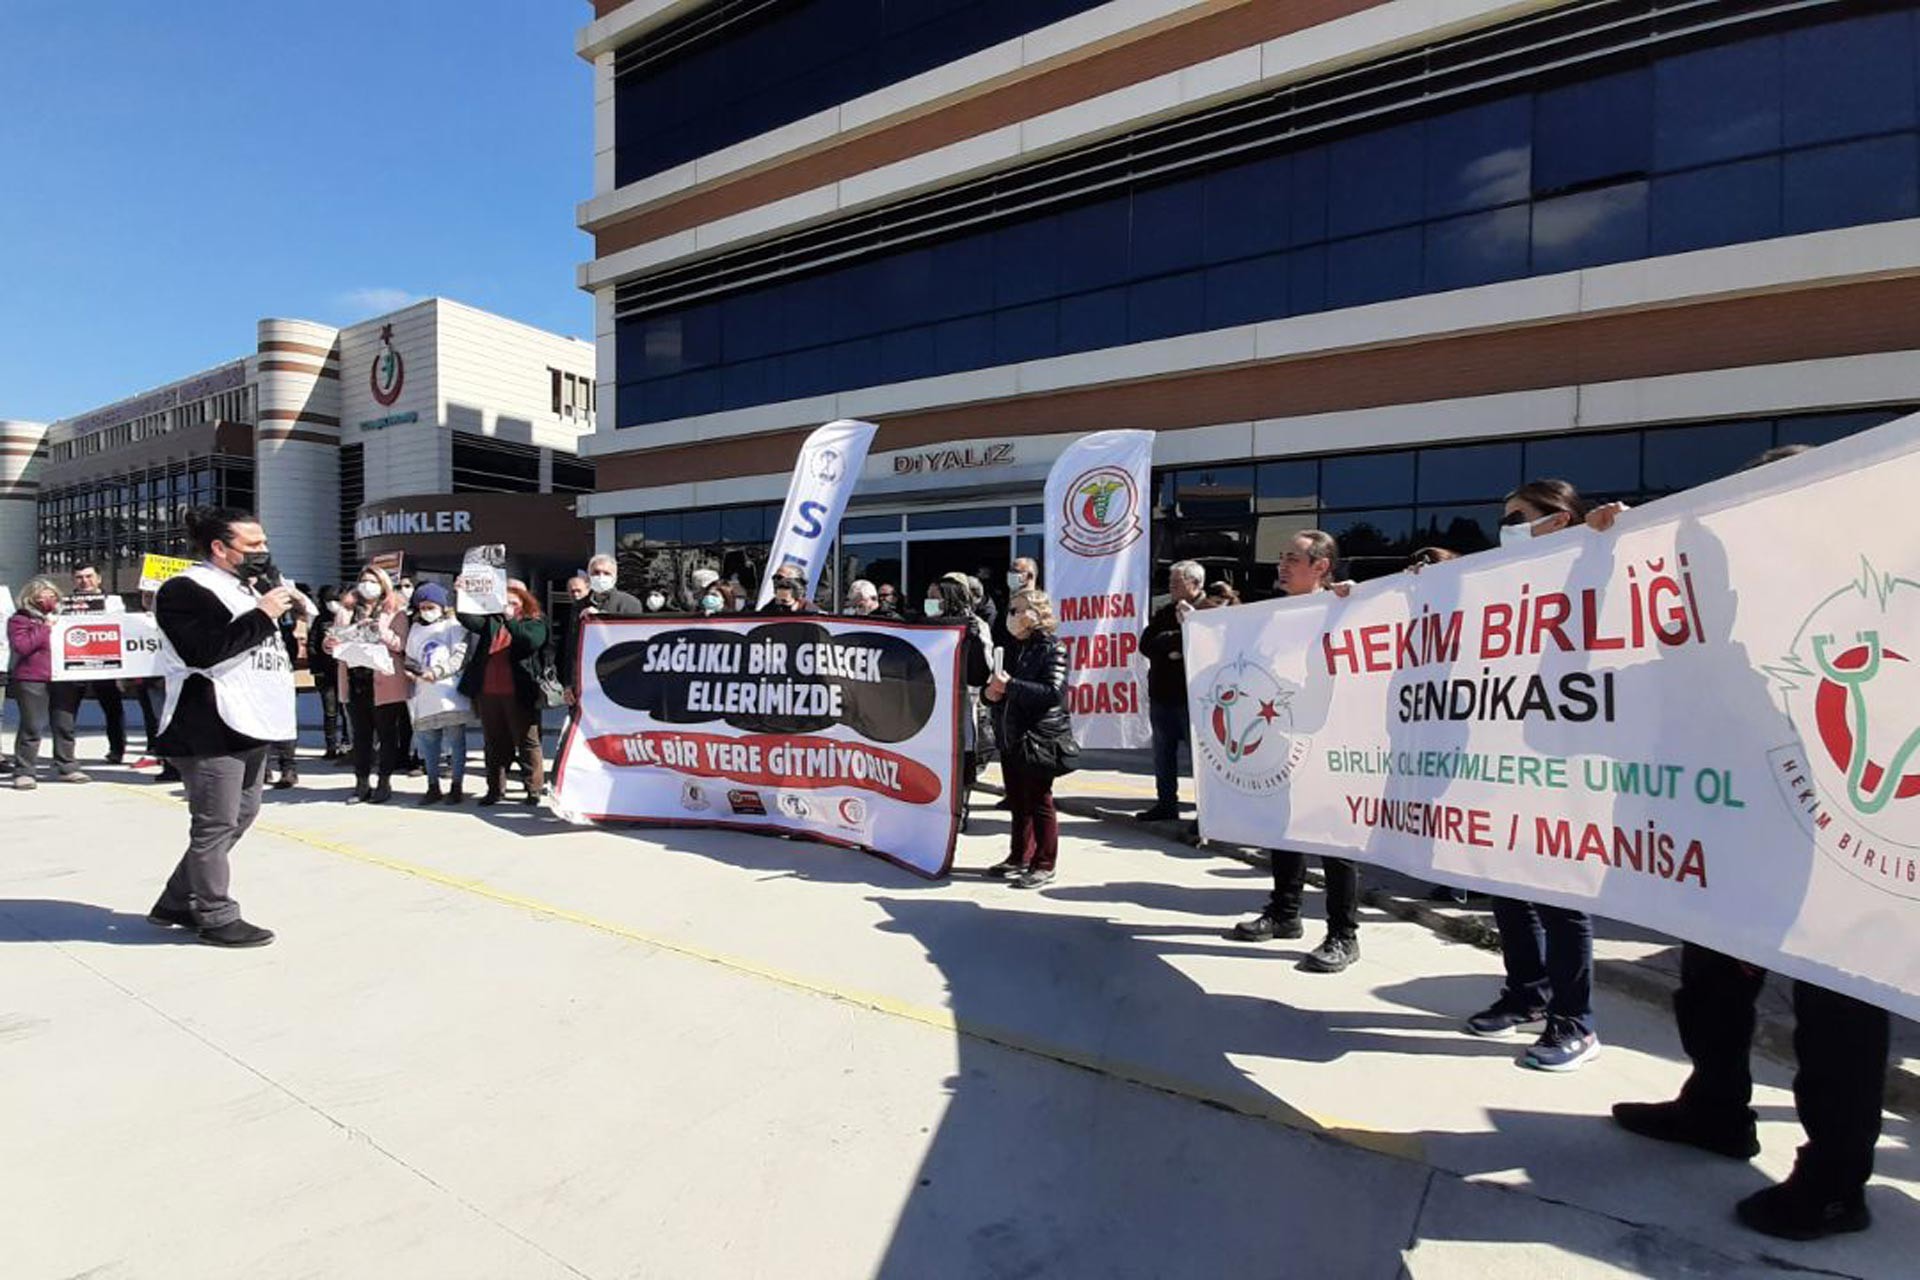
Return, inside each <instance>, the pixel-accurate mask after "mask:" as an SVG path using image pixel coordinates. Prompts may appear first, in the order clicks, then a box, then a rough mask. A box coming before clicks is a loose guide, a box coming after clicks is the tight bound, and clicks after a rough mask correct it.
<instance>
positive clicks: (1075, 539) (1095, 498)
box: [1060, 464, 1141, 557]
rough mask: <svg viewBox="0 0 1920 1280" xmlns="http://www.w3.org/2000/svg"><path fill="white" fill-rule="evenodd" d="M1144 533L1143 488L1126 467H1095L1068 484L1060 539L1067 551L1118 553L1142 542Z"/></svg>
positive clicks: (1092, 554)
mask: <svg viewBox="0 0 1920 1280" xmlns="http://www.w3.org/2000/svg"><path fill="white" fill-rule="evenodd" d="M1140 533H1141V526H1140V489H1139V486H1137V485H1136V484H1135V483H1134V480H1133V473H1132V472H1130V471H1128V470H1127V469H1126V468H1125V467H1116V466H1113V465H1111V464H1108V465H1105V466H1099V467H1094V468H1092V469H1091V470H1088V471H1084V472H1082V473H1081V474H1080V475H1078V476H1076V477H1075V478H1074V481H1073V483H1072V484H1069V485H1068V486H1067V494H1066V498H1065V499H1064V500H1063V501H1062V503H1061V507H1060V541H1061V543H1062V545H1064V546H1065V547H1066V548H1067V550H1069V551H1072V552H1074V553H1075V554H1077V555H1082V556H1088V557H1099V556H1110V555H1115V554H1117V553H1118V552H1121V551H1124V550H1126V549H1127V548H1128V547H1130V546H1132V545H1133V544H1134V543H1135V542H1137V541H1139V539H1140Z"/></svg>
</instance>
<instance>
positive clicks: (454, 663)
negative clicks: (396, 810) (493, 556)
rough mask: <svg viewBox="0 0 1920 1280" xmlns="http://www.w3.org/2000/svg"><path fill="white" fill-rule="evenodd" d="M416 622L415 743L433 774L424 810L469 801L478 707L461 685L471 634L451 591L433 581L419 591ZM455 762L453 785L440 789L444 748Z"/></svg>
mask: <svg viewBox="0 0 1920 1280" xmlns="http://www.w3.org/2000/svg"><path fill="white" fill-rule="evenodd" d="M413 606H414V611H415V614H414V616H415V618H416V622H415V624H414V625H413V626H412V627H410V628H409V629H408V631H407V657H406V663H405V666H406V672H407V676H408V678H409V679H411V680H412V681H413V697H412V700H411V703H410V710H411V711H412V715H413V731H414V739H415V741H417V742H418V743H419V744H420V757H421V760H422V763H423V764H424V766H425V768H426V773H427V793H426V794H425V795H424V796H422V797H420V803H421V805H422V806H425V805H431V804H439V803H440V802H441V801H442V800H443V799H444V800H445V801H446V803H448V804H456V805H457V804H459V803H461V802H462V801H463V800H465V799H466V794H465V791H464V789H463V788H464V786H465V783H466V778H467V727H468V726H469V725H472V724H473V723H475V721H474V718H473V706H472V704H471V703H469V702H468V701H467V699H466V698H465V697H463V696H462V695H461V693H460V691H459V689H458V688H457V687H456V686H457V685H458V683H459V679H460V676H461V675H462V674H463V673H464V672H465V671H466V665H467V647H468V645H467V631H466V628H464V627H462V626H461V625H460V624H459V623H458V622H457V621H455V620H454V618H453V617H452V616H451V615H450V614H449V613H448V612H447V589H446V588H445V587H443V586H441V585H440V584H439V583H437V582H429V583H427V584H426V585H424V586H422V587H420V588H419V589H418V590H416V591H415V592H414V593H413ZM443 743H444V745H445V746H446V748H447V753H448V755H449V756H450V757H451V758H452V765H453V767H452V769H451V770H449V773H450V780H451V783H452V785H451V787H450V788H449V789H448V790H447V791H446V792H445V793H444V795H443V793H442V792H441V790H440V748H441V746H442V744H443Z"/></svg>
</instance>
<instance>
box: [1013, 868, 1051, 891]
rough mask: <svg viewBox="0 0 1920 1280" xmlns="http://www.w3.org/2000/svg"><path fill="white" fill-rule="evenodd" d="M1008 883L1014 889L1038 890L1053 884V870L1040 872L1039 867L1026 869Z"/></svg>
mask: <svg viewBox="0 0 1920 1280" xmlns="http://www.w3.org/2000/svg"><path fill="white" fill-rule="evenodd" d="M1010 883H1011V884H1012V885H1013V887H1014V888H1016V889H1038V888H1039V887H1040V886H1041V885H1043V884H1052V883H1053V869H1052V868H1048V869H1047V870H1045V871H1042V870H1041V869H1040V868H1039V867H1028V868H1027V869H1026V870H1025V871H1022V872H1021V873H1020V874H1019V875H1017V876H1015V877H1014V878H1013V879H1012V881H1010Z"/></svg>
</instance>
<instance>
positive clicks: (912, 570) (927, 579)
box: [907, 533, 1013, 609]
mask: <svg viewBox="0 0 1920 1280" xmlns="http://www.w3.org/2000/svg"><path fill="white" fill-rule="evenodd" d="M1012 563H1013V555H1012V552H1011V549H1010V548H1009V546H1008V539H1007V535H1006V534H1004V533H1003V534H998V535H995V536H993V537H987V538H926V539H916V540H915V541H914V543H913V545H912V548H911V549H910V550H909V552H908V555H907V569H908V572H909V574H910V575H911V581H912V583H913V594H912V596H911V598H910V601H909V603H910V605H911V607H913V608H915V609H917V608H919V607H920V601H922V600H924V599H926V596H927V587H928V586H930V585H931V584H932V583H934V582H935V581H937V580H939V579H940V578H942V577H945V576H946V575H947V574H949V573H955V572H958V573H970V574H972V575H973V576H974V577H976V578H978V579H980V581H981V583H982V584H983V585H984V586H985V587H986V588H987V590H988V591H989V592H993V591H994V589H995V587H996V586H997V585H999V584H1004V583H1005V582H1006V580H1007V569H1008V567H1009V566H1010V565H1011V564H1012Z"/></svg>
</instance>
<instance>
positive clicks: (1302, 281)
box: [616, 5, 1920, 427]
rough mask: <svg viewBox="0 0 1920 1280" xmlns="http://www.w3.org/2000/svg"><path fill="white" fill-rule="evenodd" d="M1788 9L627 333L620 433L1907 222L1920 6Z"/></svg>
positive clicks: (858, 264)
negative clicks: (1774, 26)
mask: <svg viewBox="0 0 1920 1280" xmlns="http://www.w3.org/2000/svg"><path fill="white" fill-rule="evenodd" d="M814 7H818V6H808V8H814ZM1826 16H1828V17H1830V15H1826ZM1801 21H1803V22H1806V23H1808V24H1810V25H1805V26H1802V27H1800V28H1797V29H1792V30H1785V31H1771V32H1769V33H1767V34H1761V35H1753V34H1747V35H1745V36H1743V37H1742V38H1739V39H1736V40H1732V41H1730V42H1728V43H1724V44H1720V45H1717V46H1713V47H1708V48H1702V49H1692V50H1687V51H1679V52H1671V53H1667V54H1665V55H1663V56H1652V55H1645V54H1643V55H1640V60H1639V62H1638V63H1637V64H1636V65H1632V66H1628V67H1625V68H1620V67H1617V66H1616V67H1613V68H1610V69H1607V70H1605V71H1604V72H1590V73H1589V74H1587V75H1586V76H1585V77H1584V78H1580V79H1575V80H1565V79H1549V78H1548V77H1547V76H1546V74H1545V73H1543V74H1542V76H1541V77H1539V78H1538V82H1537V83H1534V84H1532V85H1530V86H1528V87H1524V88H1519V89H1515V90H1513V91H1510V92H1508V93H1506V94H1504V95H1503V96H1499V97H1493V98H1488V99H1486V100H1483V101H1479V102H1476V103H1474V104H1472V105H1467V106H1456V107H1452V108H1449V109H1446V110H1437V109H1434V108H1427V109H1426V110H1425V113H1424V114H1415V115H1412V116H1408V115H1406V114H1402V115H1399V116H1394V117H1390V118H1388V119H1386V120H1384V121H1382V122H1380V123H1377V124H1375V125H1374V126H1373V127H1371V128H1369V129H1366V130H1364V131H1361V132H1355V133H1350V134H1348V135H1347V136H1344V137H1340V138H1337V139H1332V140H1327V141H1320V142H1314V143H1312V144H1309V145H1299V146H1295V147H1292V148H1291V149H1277V150H1272V151H1270V152H1262V153H1259V154H1257V155H1255V156H1254V157H1253V158H1250V159H1244V160H1241V161H1238V162H1233V163H1221V164H1219V165H1217V166H1216V167H1215V168H1213V169H1211V170H1210V171H1207V172H1204V173H1199V174H1195V175H1192V176H1186V177H1182V178H1180V179H1178V180H1176V181H1171V182H1162V183H1159V184H1158V185H1150V184H1146V183H1139V184H1136V185H1133V186H1131V187H1127V188H1123V189H1120V190H1118V191H1116V192H1115V193H1113V194H1110V195H1107V196H1105V197H1103V198H1100V199H1096V200H1089V201H1084V202H1081V203H1079V204H1076V205H1072V206H1070V207H1066V208H1062V209H1051V210H1046V211H1041V212H1038V213H1030V214H1028V215H1025V216H1022V217H1019V218H1017V219H1015V220H1012V221H1007V222H1003V223H1001V224H1000V225H997V226H993V227H991V228H988V229H976V230H972V231H969V232H967V233H964V234H956V235H953V236H951V237H949V238H947V239H944V240H940V241H937V242H934V243H931V244H919V245H916V246H913V247H909V248H896V249H893V250H890V251H880V252H875V253H872V254H869V255H867V256H865V257H863V258H857V259H854V260H851V261H847V262H844V263H842V264H839V265H836V266H833V267H831V268H827V269H823V270H820V271H816V272H814V273H812V274H806V275H799V276H794V277H790V278H787V279H784V280H781V281H778V282H776V283H771V284H767V285H763V286H760V287H757V288H752V289H745V290H739V291H736V292H733V293H730V294H723V295H721V296H718V297H714V298H711V299H708V300H705V301H702V302H699V303H696V304H690V305H683V306H676V307H672V308H669V309H665V310H661V311H656V312H652V313H648V314H642V315H637V316H631V317H626V318H622V319H620V320H619V321H618V322H617V326H618V344H617V348H618V368H617V371H616V376H617V379H618V385H619V398H618V405H617V408H618V419H617V425H619V426H622V427H625V426H633V425H636V424H642V423H648V422H657V421H664V420H668V419H673V418H680V417H685V416H690V415H694V414H702V413H712V412H718V411H722V410H730V409H740V408H745V407H748V406H751V405H756V404H764V403H771V402H776V401H780V400H787V399H793V398H797V397H802V396H811V395H819V394H824V393H827V392H833V391H841V390H848V389H851V388H855V387H861V386H870V385H877V384H884V383H891V382H899V381H903V380H906V379H911V378H920V377H928V376H933V375H938V374H946V373H954V372H958V371H962V370H967V369H978V368H983V367H989V366H994V365H1001V364H1007V363H1011V362H1016V361H1023V360H1034V359H1040V358H1044V357H1049V356H1056V355H1063V354H1068V353H1072V352H1080V351H1088V350H1093V349H1097V348H1102V347H1109V346H1115V345H1119V344H1122V343H1130V342H1140V341H1145V340H1149V339H1154V338H1164V337H1171V336H1174V335H1178V334H1185V333H1194V332H1201V331H1205V330H1210V329H1216V328H1221V327H1225V326H1230V325H1238V324H1246V323H1250V322H1254V321H1260V320H1269V319H1275V318H1281V317H1286V316H1296V315H1306V314H1312V313H1315V312H1320V311H1326V310H1331V309H1335V308H1341V307H1350V306H1356V305H1360V304H1364V303H1373V302H1383V301H1388V300H1392V299H1398V298H1406V297H1411V296H1414V295H1418V294H1426V293H1434V292H1441V291H1445V290H1450V289H1458V288H1464V287H1469V286H1475V285H1484V284H1490V283H1494V282H1497V281H1501V280H1510V279H1516V278H1520V277H1525V276H1529V275H1541V274H1548V273H1553V272H1560V271H1567V270H1572V269H1576V268H1580V267H1587V266H1594V265H1598V264H1602V263H1609V262H1620V261H1626V260H1631V259H1637V258H1645V257H1648V256H1651V255H1657V254H1667V253H1677V252H1682V251H1686V250H1692V249H1702V248H1707V247H1710V246H1714V245H1723V244H1731V243H1737V242H1743V241H1752V240H1758V239H1764V238H1767V237H1772V236H1779V235H1787V234H1794V233H1799V232H1809V231H1818V230H1824V229H1829V228H1834V227H1843V226H1852V225H1859V224H1865V223H1871V222H1879V221H1886V220H1891V219H1899V218H1910V217H1915V216H1920V129H1917V128H1916V121H1917V108H1916V97H1917V96H1920V90H1917V89H1916V82H1917V81H1920V6H1914V5H1905V6H1899V7H1897V8H1894V9H1891V10H1888V9H1885V8H1878V9H1877V10H1876V11H1874V12H1870V13H1865V14H1861V15H1858V16H1852V17H1847V18H1844V19H1841V20H1826V21H1818V20H1816V19H1815V18H1814V17H1805V18H1802V19H1801ZM623 136H624V135H623Z"/></svg>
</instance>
